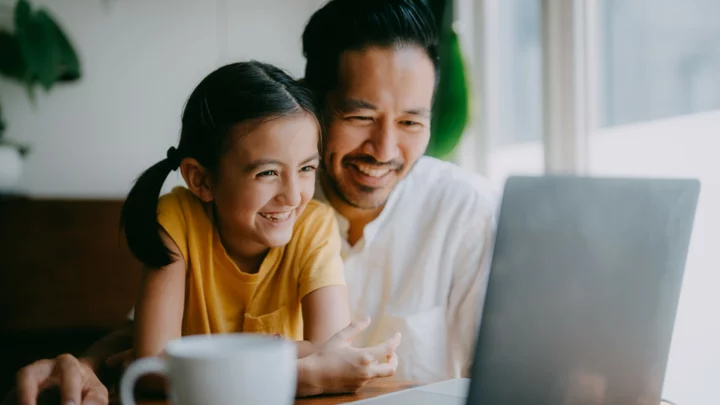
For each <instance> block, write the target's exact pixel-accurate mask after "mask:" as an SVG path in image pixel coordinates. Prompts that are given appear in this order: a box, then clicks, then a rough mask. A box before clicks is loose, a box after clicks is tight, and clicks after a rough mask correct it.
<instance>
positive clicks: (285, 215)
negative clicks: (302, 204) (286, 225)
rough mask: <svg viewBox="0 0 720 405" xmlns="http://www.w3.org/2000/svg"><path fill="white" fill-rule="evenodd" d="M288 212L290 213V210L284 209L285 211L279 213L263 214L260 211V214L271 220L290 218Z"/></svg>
mask: <svg viewBox="0 0 720 405" xmlns="http://www.w3.org/2000/svg"><path fill="white" fill-rule="evenodd" d="M290 214H292V211H286V212H282V213H279V214H263V213H260V215H261V216H262V217H263V218H267V219H269V220H271V221H284V220H286V219H288V218H290Z"/></svg>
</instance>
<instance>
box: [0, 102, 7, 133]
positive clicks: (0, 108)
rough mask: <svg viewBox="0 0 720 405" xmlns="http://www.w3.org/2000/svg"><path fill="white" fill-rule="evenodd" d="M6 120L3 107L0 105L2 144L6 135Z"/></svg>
mask: <svg viewBox="0 0 720 405" xmlns="http://www.w3.org/2000/svg"><path fill="white" fill-rule="evenodd" d="M5 128H7V127H6V126H5V120H4V119H3V115H2V105H0V142H2V139H3V134H5Z"/></svg>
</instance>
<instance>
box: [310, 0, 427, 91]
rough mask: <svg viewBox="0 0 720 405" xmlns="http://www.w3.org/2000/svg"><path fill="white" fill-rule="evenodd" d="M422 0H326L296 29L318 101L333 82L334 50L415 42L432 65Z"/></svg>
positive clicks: (336, 62) (336, 56)
mask: <svg viewBox="0 0 720 405" xmlns="http://www.w3.org/2000/svg"><path fill="white" fill-rule="evenodd" d="M437 31H438V30H437V25H436V23H435V19H434V17H433V14H432V12H431V11H430V9H429V8H428V7H427V6H426V5H425V4H424V3H423V2H422V0H330V1H329V2H328V3H327V4H325V5H324V6H323V7H322V8H321V9H319V10H318V11H316V12H315V14H313V15H312V17H310V21H308V23H307V26H305V31H304V32H303V35H302V41H303V55H305V58H306V59H307V64H306V65H305V82H306V83H307V85H309V86H310V88H311V89H313V91H314V92H315V94H316V96H317V99H318V101H319V102H320V103H322V102H324V100H325V96H326V95H327V92H328V91H330V90H332V89H333V88H334V87H335V85H336V84H337V76H338V65H339V62H340V55H341V54H342V53H343V52H345V51H350V50H361V49H365V48H368V47H391V46H417V47H419V48H421V49H422V50H423V51H424V52H425V53H426V54H427V56H428V57H429V58H430V60H431V61H432V62H433V65H434V66H435V72H436V75H435V76H436V81H437V77H438V74H437V69H438V49H437V48H438V32H437Z"/></svg>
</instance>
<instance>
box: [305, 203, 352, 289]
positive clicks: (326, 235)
mask: <svg viewBox="0 0 720 405" xmlns="http://www.w3.org/2000/svg"><path fill="white" fill-rule="evenodd" d="M304 228H306V229H305V231H306V232H303V233H304V234H305V235H306V239H307V244H306V246H307V248H306V249H304V250H305V251H306V252H308V253H307V254H306V255H304V256H305V259H304V260H303V262H302V263H303V264H302V267H301V268H300V275H299V278H298V284H299V286H298V287H299V297H300V299H303V298H304V297H305V296H306V295H308V294H310V293H311V292H313V291H316V290H318V289H320V288H323V287H328V286H332V285H345V273H344V271H345V270H344V268H343V261H342V257H341V256H340V250H341V247H342V240H341V239H340V231H339V229H338V224H337V220H336V219H335V213H334V212H333V210H332V208H330V207H326V206H321V207H320V208H319V209H317V212H313V214H312V215H311V218H308V221H307V223H306V224H304Z"/></svg>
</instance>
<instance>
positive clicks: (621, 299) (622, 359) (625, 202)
mask: <svg viewBox="0 0 720 405" xmlns="http://www.w3.org/2000/svg"><path fill="white" fill-rule="evenodd" d="M699 189H700V186H699V183H698V182H697V181H694V180H649V179H601V178H588V177H564V176H545V177H512V178H510V179H508V181H507V183H506V186H505V191H504V195H503V201H502V206H501V211H500V218H499V222H498V230H497V236H496V242H495V250H494V256H493V264H492V269H491V273H490V278H489V281H488V290H487V295H486V300H485V304H484V309H483V319H482V324H481V327H480V330H479V333H478V342H477V347H476V350H475V358H474V362H473V369H472V382H471V385H470V389H469V392H468V404H499V405H527V404H533V405H570V404H571V405H585V404H593V405H594V404H612V405H630V404H633V405H634V404H648V405H656V404H658V403H659V402H660V395H661V391H662V384H663V380H664V376H665V369H666V364H667V358H668V351H669V348H670V341H671V337H672V330H673V325H674V322H675V313H676V308H677V301H678V297H679V294H680V287H681V283H682V277H683V271H684V267H685V260H686V256H687V250H688V244H689V240H690V235H691V231H692V225H693V220H694V216H695V208H696V204H697V198H698V194H699Z"/></svg>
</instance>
